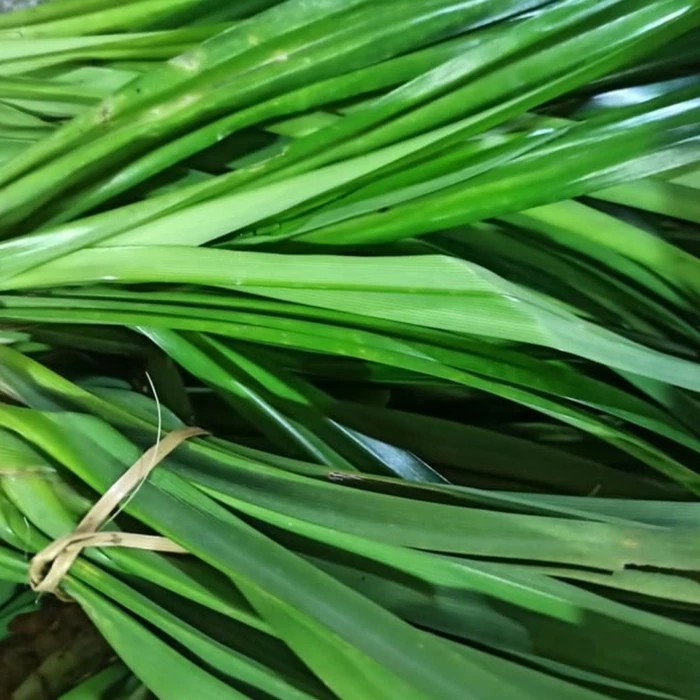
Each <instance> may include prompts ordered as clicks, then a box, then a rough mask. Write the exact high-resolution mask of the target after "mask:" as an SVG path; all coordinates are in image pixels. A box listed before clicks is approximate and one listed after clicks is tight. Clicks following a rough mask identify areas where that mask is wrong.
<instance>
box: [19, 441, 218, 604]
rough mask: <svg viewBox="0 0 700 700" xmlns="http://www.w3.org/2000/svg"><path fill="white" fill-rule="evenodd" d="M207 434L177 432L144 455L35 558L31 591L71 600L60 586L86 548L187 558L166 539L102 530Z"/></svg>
mask: <svg viewBox="0 0 700 700" xmlns="http://www.w3.org/2000/svg"><path fill="white" fill-rule="evenodd" d="M206 434H207V432H206V431H205V430H202V429H201V428H182V429H180V430H174V431H173V432H171V433H168V435H166V436H165V437H164V438H163V439H162V440H160V441H159V442H157V443H156V444H155V445H153V447H151V448H150V449H149V450H147V451H146V452H144V453H143V455H141V457H139V459H138V460H137V461H136V462H135V463H134V464H133V465H132V466H131V467H129V469H127V470H126V471H125V472H124V474H122V476H121V477H119V479H117V481H115V482H114V484H112V486H111V487H110V488H109V490H108V491H106V492H105V493H104V494H103V495H102V497H101V498H100V499H99V500H98V501H97V503H95V505H94V506H93V507H92V508H91V509H90V511H89V512H88V513H87V515H86V516H85V517H84V518H83V519H82V520H81V521H80V523H79V524H78V526H77V527H76V528H75V530H74V531H73V532H71V533H69V534H67V535H63V536H62V537H59V538H58V539H56V540H54V541H53V542H52V543H51V544H50V545H49V546H48V547H45V548H44V549H42V550H41V551H40V552H39V553H38V554H37V555H36V556H34V558H33V559H32V560H31V562H30V564H29V585H30V586H31V587H32V589H33V590H35V591H38V592H40V593H53V594H54V595H56V596H57V597H58V598H61V599H62V600H70V599H68V598H67V597H66V596H65V594H63V593H61V591H60V590H59V586H60V584H61V581H62V580H63V578H64V577H65V576H66V574H67V573H68V571H69V570H70V568H71V566H73V563H74V562H75V560H76V559H77V558H78V557H79V556H80V553H81V552H82V550H83V549H85V548H86V547H129V548H131V549H148V550H151V551H155V552H165V553H169V554H187V550H186V549H183V548H182V547H181V546H180V545H179V544H176V543H175V542H173V541H172V540H169V539H168V538H167V537H160V536H158V535H139V534H131V533H126V532H101V531H100V528H102V527H103V526H104V524H105V523H106V522H107V521H108V519H109V518H110V517H111V516H112V514H113V513H114V512H115V511H116V510H117V509H118V508H119V506H120V504H121V503H122V502H123V501H124V500H125V499H126V498H127V497H128V496H130V495H131V494H133V493H134V491H135V490H136V489H137V488H138V487H139V486H140V485H141V484H142V483H143V482H144V481H145V480H146V479H147V478H148V475H149V474H150V473H151V471H152V470H153V469H154V468H155V467H156V466H158V464H160V463H161V462H162V461H163V460H164V459H165V458H166V457H167V456H168V455H169V454H170V453H171V452H172V451H173V450H175V449H176V448H177V447H178V446H179V445H181V444H182V443H183V442H184V441H185V440H189V439H190V438H193V437H196V436H198V435H206Z"/></svg>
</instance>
